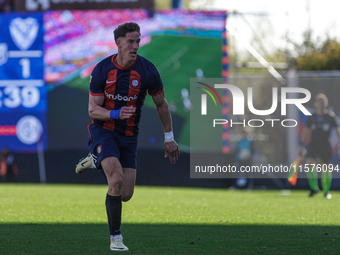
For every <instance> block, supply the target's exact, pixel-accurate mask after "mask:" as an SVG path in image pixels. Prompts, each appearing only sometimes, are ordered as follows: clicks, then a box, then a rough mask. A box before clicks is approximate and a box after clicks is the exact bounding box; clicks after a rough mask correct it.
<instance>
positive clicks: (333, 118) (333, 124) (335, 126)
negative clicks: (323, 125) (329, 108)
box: [330, 112, 338, 128]
mask: <svg viewBox="0 0 340 255" xmlns="http://www.w3.org/2000/svg"><path fill="white" fill-rule="evenodd" d="M330 116H331V117H332V118H331V125H332V127H334V128H337V127H338V123H337V121H336V117H335V114H334V113H333V112H332V113H331V114H330Z"/></svg>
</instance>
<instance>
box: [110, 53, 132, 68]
mask: <svg viewBox="0 0 340 255" xmlns="http://www.w3.org/2000/svg"><path fill="white" fill-rule="evenodd" d="M116 56H117V54H114V55H113V56H112V59H111V61H112V63H113V64H114V65H115V66H116V67H117V68H119V69H130V68H132V67H133V66H134V64H135V63H136V61H137V58H138V55H137V57H136V59H135V61H133V63H132V64H131V65H129V66H125V67H124V66H120V65H118V64H116V63H115V62H114V61H113V59H114V58H115V57H116Z"/></svg>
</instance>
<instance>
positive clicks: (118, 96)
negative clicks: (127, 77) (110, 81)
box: [105, 91, 138, 102]
mask: <svg viewBox="0 0 340 255" xmlns="http://www.w3.org/2000/svg"><path fill="white" fill-rule="evenodd" d="M105 97H107V98H109V99H113V100H118V101H125V102H129V101H132V100H137V98H138V96H137V95H134V96H130V97H129V96H122V95H121V94H117V95H112V94H109V93H107V92H106V91H105Z"/></svg>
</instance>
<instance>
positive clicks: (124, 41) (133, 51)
mask: <svg viewBox="0 0 340 255" xmlns="http://www.w3.org/2000/svg"><path fill="white" fill-rule="evenodd" d="M118 41H119V42H118V49H119V54H122V55H123V58H124V60H125V61H126V62H130V63H131V62H133V61H135V59H136V57H137V52H138V49H139V42H140V35H139V33H138V32H130V33H126V36H125V37H124V38H119V39H118Z"/></svg>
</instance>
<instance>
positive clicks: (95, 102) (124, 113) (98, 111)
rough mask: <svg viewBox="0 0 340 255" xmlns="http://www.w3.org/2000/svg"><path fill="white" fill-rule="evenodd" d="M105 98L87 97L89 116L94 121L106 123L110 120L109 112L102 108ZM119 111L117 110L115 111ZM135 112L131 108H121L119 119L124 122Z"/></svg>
mask: <svg viewBox="0 0 340 255" xmlns="http://www.w3.org/2000/svg"><path fill="white" fill-rule="evenodd" d="M104 100H105V97H104V96H93V95H91V94H90V97H89V109H88V110H89V116H90V117H91V118H92V119H95V120H101V121H108V120H112V118H111V110H107V109H105V108H104V107H103V104H104ZM116 111H119V110H116ZM135 111H136V108H135V107H133V106H123V107H122V108H121V109H120V112H119V118H120V119H122V120H124V119H128V118H130V117H131V116H132V115H133V114H134V113H135Z"/></svg>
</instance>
